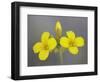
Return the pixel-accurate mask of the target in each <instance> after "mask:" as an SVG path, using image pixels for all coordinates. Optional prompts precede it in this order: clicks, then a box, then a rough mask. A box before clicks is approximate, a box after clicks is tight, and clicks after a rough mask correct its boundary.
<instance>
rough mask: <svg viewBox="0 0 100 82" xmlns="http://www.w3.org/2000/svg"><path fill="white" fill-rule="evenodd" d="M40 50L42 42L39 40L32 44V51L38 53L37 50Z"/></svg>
mask: <svg viewBox="0 0 100 82" xmlns="http://www.w3.org/2000/svg"><path fill="white" fill-rule="evenodd" d="M40 50H42V43H41V42H37V43H36V44H34V46H33V51H34V53H38V52H40Z"/></svg>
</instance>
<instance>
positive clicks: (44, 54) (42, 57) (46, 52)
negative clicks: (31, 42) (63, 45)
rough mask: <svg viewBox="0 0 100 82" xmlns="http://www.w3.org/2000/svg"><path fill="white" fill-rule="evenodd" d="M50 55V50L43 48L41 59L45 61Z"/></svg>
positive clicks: (40, 54)
mask: <svg viewBox="0 0 100 82" xmlns="http://www.w3.org/2000/svg"><path fill="white" fill-rule="evenodd" d="M48 56H49V51H47V50H41V51H40V53H39V59H40V60H41V61H45V60H46V59H47V58H48Z"/></svg>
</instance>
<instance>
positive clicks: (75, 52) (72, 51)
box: [68, 47, 79, 55]
mask: <svg viewBox="0 0 100 82" xmlns="http://www.w3.org/2000/svg"><path fill="white" fill-rule="evenodd" d="M68 50H69V52H70V53H71V54H73V55H77V54H78V53H79V50H78V48H77V47H69V49H68Z"/></svg>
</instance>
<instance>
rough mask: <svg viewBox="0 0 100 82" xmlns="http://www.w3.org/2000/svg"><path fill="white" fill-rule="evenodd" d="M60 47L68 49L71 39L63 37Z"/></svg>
mask: <svg viewBox="0 0 100 82" xmlns="http://www.w3.org/2000/svg"><path fill="white" fill-rule="evenodd" d="M60 45H61V46H62V47H65V48H68V47H69V39H68V38H66V37H62V38H61V39H60Z"/></svg>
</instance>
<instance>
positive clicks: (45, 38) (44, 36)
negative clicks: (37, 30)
mask: <svg viewBox="0 0 100 82" xmlns="http://www.w3.org/2000/svg"><path fill="white" fill-rule="evenodd" d="M49 36H50V33H49V32H43V34H42V36H41V41H42V42H43V43H47V41H48V38H49Z"/></svg>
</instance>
